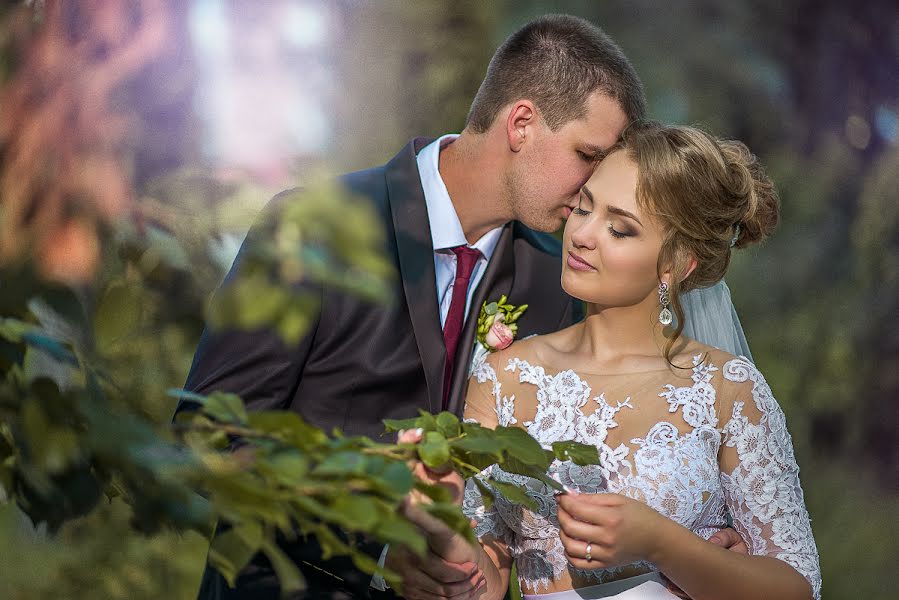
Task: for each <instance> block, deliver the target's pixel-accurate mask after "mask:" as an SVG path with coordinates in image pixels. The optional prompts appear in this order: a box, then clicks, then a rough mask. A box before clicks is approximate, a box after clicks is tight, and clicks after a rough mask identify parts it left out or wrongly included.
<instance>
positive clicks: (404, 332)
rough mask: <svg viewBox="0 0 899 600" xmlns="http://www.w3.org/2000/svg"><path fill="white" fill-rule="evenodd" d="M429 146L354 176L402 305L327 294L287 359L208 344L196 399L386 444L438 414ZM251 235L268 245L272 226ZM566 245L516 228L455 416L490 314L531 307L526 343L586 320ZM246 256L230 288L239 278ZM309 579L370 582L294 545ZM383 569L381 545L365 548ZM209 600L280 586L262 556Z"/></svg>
mask: <svg viewBox="0 0 899 600" xmlns="http://www.w3.org/2000/svg"><path fill="white" fill-rule="evenodd" d="M427 142H428V140H425V139H416V140H413V141H412V142H410V143H409V144H408V145H407V146H406V147H405V148H403V149H402V151H401V152H400V153H399V154H397V155H396V157H394V158H393V160H391V161H390V162H389V163H387V164H386V165H384V166H381V167H377V168H374V169H369V170H367V171H361V172H357V173H352V174H349V175H345V176H343V177H342V178H341V179H342V183H343V184H344V185H345V186H346V187H347V188H349V190H351V191H352V192H353V193H354V194H355V195H357V196H361V197H363V198H366V199H367V200H368V201H370V202H371V204H372V206H373V207H374V208H375V209H376V211H377V213H378V214H379V216H380V217H381V219H382V220H383V226H384V227H385V229H386V231H387V248H386V250H387V256H388V257H389V258H390V260H392V261H393V263H394V265H395V267H396V270H397V272H398V273H399V274H400V277H399V279H398V280H397V281H396V288H395V290H394V293H395V301H394V302H393V303H392V304H389V305H386V306H385V305H374V304H371V303H367V302H365V301H362V300H360V299H358V298H355V297H352V296H349V295H346V294H344V293H338V292H336V291H334V290H329V289H323V290H320V293H321V300H322V302H321V307H322V308H321V313H320V315H319V317H318V319H317V320H316V321H315V322H314V323H313V325H312V327H311V329H310V331H309V332H308V334H307V335H306V337H305V338H304V339H303V340H302V341H301V342H300V343H299V344H298V345H296V346H293V347H286V346H285V345H284V344H283V343H282V342H281V341H280V339H279V338H278V337H277V336H276V335H275V334H274V333H272V332H270V331H255V332H236V331H231V332H211V331H209V330H207V331H205V332H204V333H203V336H202V338H201V340H200V344H199V347H198V349H197V353H196V355H195V357H194V361H193V365H192V367H191V370H190V374H189V375H188V379H187V383H186V385H185V387H186V388H187V389H189V390H192V391H196V392H199V393H203V394H206V393H210V392H212V391H215V390H224V391H228V392H234V393H236V394H239V395H240V396H242V397H243V398H244V399H245V401H246V402H247V404H248V406H249V407H250V408H251V409H257V410H258V409H285V410H292V411H296V412H297V413H299V414H300V415H301V416H302V417H303V418H304V419H306V420H307V421H309V422H310V423H313V424H315V425H317V426H319V427H322V428H324V429H325V430H326V431H330V430H331V429H332V428H334V427H339V428H340V429H342V430H343V431H344V432H345V433H346V434H347V435H366V436H370V437H372V438H374V439H377V438H378V437H379V436H380V435H381V434H382V433H383V431H384V426H383V424H382V422H381V421H382V419H387V418H391V419H404V418H408V417H414V416H417V414H418V411H419V409H423V410H427V411H431V412H434V413H436V412H439V411H440V405H441V396H442V390H443V373H444V359H445V355H446V350H445V347H444V342H443V333H442V330H441V326H440V317H439V313H438V306H437V286H436V282H435V274H434V255H433V249H432V243H431V232H430V227H429V224H428V215H427V208H426V205H425V198H424V193H423V191H422V186H421V181H420V179H419V172H418V167H417V164H416V154H417V152H418V151H419V150H420V149H421V148H422V147H424V146H425V145H426V144H427ZM277 204H278V201H277V199H276V200H275V201H273V202H272V203H271V205H270V206H269V207H268V208H267V209H266V211H264V214H263V217H262V219H260V222H259V223H260V224H258V225H257V226H256V227H254V230H253V231H251V233H250V235H249V237H248V240H247V242H245V245H246V244H248V243H251V242H252V239H253V238H254V236H258V235H264V231H265V226H264V223H265V222H266V218H267V217H268V218H269V219H270V218H271V217H272V215H274V214H276V212H274V211H275V207H276V206H277ZM560 254H561V252H560V245H559V243H558V241H557V240H555V239H554V238H553V237H552V236H550V235H547V234H543V233H537V232H535V231H532V230H530V229H528V228H526V227H524V226H523V225H521V224H520V223H517V222H513V223H509V224H507V225H506V226H505V227H504V229H503V232H502V235H501V237H500V239H499V243H498V244H497V246H496V250H495V252H494V254H493V257H492V258H491V259H490V262H489V264H488V266H487V269H486V271H485V273H484V276H483V278H482V280H481V282H480V283H479V285H478V287H477V290H476V291H475V293H474V298H473V300H472V304H471V310H470V314H469V315H468V318H467V320H466V322H465V325H464V329H463V333H462V338H461V341H460V343H459V346H458V356H457V357H456V362H455V364H456V365H459V367H458V368H457V369H456V370H455V373H454V374H453V381H452V387H451V392H450V400H449V410H450V411H452V412H454V413H455V414H457V415H461V413H462V409H463V402H464V398H465V392H466V387H467V377H466V375H467V371H468V363H469V362H470V356H471V352H472V349H473V344H474V340H475V326H476V323H477V317H478V313H479V311H480V307H481V304H482V303H483V302H484V301H485V300H487V301H488V302H490V301H493V300H497V299H499V297H500V296H501V295H503V294H505V295H506V296H508V297H509V301H510V302H511V303H513V304H516V305H518V304H525V303H526V304H528V305H529V306H530V308H528V310H527V312H525V313H524V315H523V316H522V317H521V319H520V320H519V321H518V323H519V329H518V336H519V337H524V336H528V335H531V334H534V333H547V332H551V331H555V330H558V329H560V328H562V327H565V326H567V325H569V324H571V323H573V322H575V321H576V320H578V319H579V318H580V317H581V308H580V304H579V303H577V302H576V301H574V300H572V298H571V297H569V296H568V295H566V294H565V293H564V292H563V291H562V290H561V288H560V285H559V278H560V273H561V258H560ZM240 262H241V261H240V256H238V259H237V260H236V261H235V265H234V266H233V267H232V270H231V273H230V274H229V276H228V278H227V279H226V281H225V283H224V284H223V285H228V284H229V282H230V281H231V280H232V279H233V277H234V274H235V273H236V272H237V271H238V270H239V268H240ZM284 548H285V550H286V551H287V553H288V554H289V555H290V556H291V557H292V558H293V559H294V560H295V561H296V562H297V564H298V565H299V566H300V567H301V569H302V570H303V573H304V575H305V576H306V578H307V583H308V589H307V590H306V591H305V592H303V593H302V594H300V595H297V596H296V597H297V598H337V597H348V596H353V597H366V596H367V595H368V594H369V588H368V585H369V581H370V579H371V577H370V576H369V575H365V574H363V573H361V572H359V571H357V570H356V569H354V568H353V567H352V564H351V563H350V561H349V560H347V559H337V560H330V561H327V562H325V561H323V560H322V559H321V558H320V556H319V551H318V547H317V545H316V544H315V542H314V540H302V541H300V542H299V543H292V544H288V543H285V544H284ZM362 549H363V550H364V551H366V552H368V553H369V554H371V555H372V556H373V557H374V558H375V559H377V557H378V555H379V553H380V551H381V545H380V544H371V545H369V546H364V547H363V548H362ZM200 598H204V599H205V598H209V599H212V598H228V599H236V598H241V599H247V600H249V599H251V598H252V600H263V599H269V598H271V599H272V600H275V599H276V598H278V585H277V578H276V577H275V575H274V573H273V572H272V570H271V568H270V565H269V564H268V563H267V561H266V560H265V558H264V557H262V556H258V557H256V559H254V561H253V562H252V563H251V565H250V566H249V567H247V569H246V570H245V571H244V572H243V573H242V575H241V577H240V578H239V580H238V587H237V589H235V590H229V589H228V588H227V586H226V585H225V584H224V580H223V579H221V577H220V576H219V575H218V574H217V573H216V572H215V571H214V570H212V569H210V568H207V572H206V573H205V574H204V580H203V587H202V589H201V593H200Z"/></svg>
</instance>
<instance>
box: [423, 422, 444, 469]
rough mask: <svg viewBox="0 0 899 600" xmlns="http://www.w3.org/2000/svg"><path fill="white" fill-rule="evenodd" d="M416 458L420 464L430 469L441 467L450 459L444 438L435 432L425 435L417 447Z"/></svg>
mask: <svg viewBox="0 0 899 600" xmlns="http://www.w3.org/2000/svg"><path fill="white" fill-rule="evenodd" d="M418 456H419V458H421V462H423V463H424V464H425V465H426V466H428V467H430V468H432V469H436V468H438V467H442V466H443V465H445V464H446V463H447V462H449V459H450V448H449V444H448V443H447V441H446V438H445V437H443V435H442V434H440V433H438V432H436V431H429V432H428V433H426V434H425V438H424V441H422V442H421V443H420V444H419V445H418Z"/></svg>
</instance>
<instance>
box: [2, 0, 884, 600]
mask: <svg viewBox="0 0 899 600" xmlns="http://www.w3.org/2000/svg"><path fill="white" fill-rule="evenodd" d="M168 7H169V9H168V10H169V12H170V13H171V16H172V17H173V21H174V23H175V27H174V30H175V31H176V32H177V37H176V38H173V40H172V43H171V44H170V45H169V47H168V49H167V52H166V53H165V54H164V55H163V56H161V57H160V58H159V59H158V60H157V61H156V63H155V64H154V65H153V68H151V69H149V70H147V71H146V72H145V73H143V75H142V79H141V80H140V81H138V82H137V83H136V84H135V86H134V89H133V90H132V98H133V101H134V102H135V106H136V109H137V110H138V111H139V112H140V114H141V118H142V119H143V122H144V123H145V127H144V128H143V129H142V130H141V134H140V138H139V144H138V153H137V156H136V160H135V164H134V176H135V184H136V186H137V187H138V189H139V190H144V189H146V188H147V187H148V186H149V182H152V181H157V180H158V178H159V177H161V176H165V175H166V174H167V173H171V172H173V171H176V170H178V169H181V168H184V167H194V166H202V167H203V168H206V169H211V170H212V171H214V172H216V173H218V174H219V175H220V176H222V177H225V178H227V177H230V176H232V175H233V173H235V172H236V173H240V174H241V175H240V176H241V177H244V178H247V179H249V180H250V181H252V182H254V186H255V187H253V188H252V191H250V192H245V193H244V195H243V196H240V198H241V201H242V202H243V203H244V205H245V206H246V207H250V208H254V209H255V208H258V207H260V206H261V205H262V203H264V201H265V200H266V197H267V193H268V192H270V191H277V189H278V188H281V187H288V186H290V185H292V184H293V183H294V181H295V180H296V178H297V177H299V178H302V177H303V176H304V174H306V173H308V172H310V170H311V169H312V168H313V167H317V166H320V165H322V164H325V165H327V166H328V168H329V169H332V170H335V171H346V170H350V169H357V168H364V167H368V166H373V165H377V164H382V163H383V162H385V161H386V160H388V159H389V158H390V157H391V156H393V154H395V152H396V151H397V150H398V149H399V148H400V147H402V145H403V144H404V143H405V142H406V141H407V140H408V139H409V138H411V137H414V136H437V135H440V134H442V133H445V132H455V131H459V130H460V129H461V128H462V126H463V124H464V119H465V115H466V113H467V110H468V106H469V102H470V100H471V98H472V97H473V96H474V94H475V92H476V90H477V88H478V85H479V83H480V81H481V78H482V77H483V74H484V71H485V69H486V66H487V62H488V60H489V58H490V56H491V54H492V53H493V50H494V49H495V48H496V46H497V45H499V44H500V43H501V42H502V40H503V39H504V38H505V37H506V36H507V35H508V34H509V33H511V32H512V31H513V30H515V29H516V28H517V27H519V26H520V25H522V24H523V23H524V22H526V21H527V20H528V19H530V18H532V17H535V16H537V15H540V14H544V13H549V12H565V13H571V14H575V15H579V16H583V17H586V18H588V19H590V20H592V21H593V22H594V23H596V24H598V25H600V26H601V27H603V28H604V29H605V30H606V31H607V33H609V34H610V35H611V36H612V37H613V38H614V39H615V40H616V41H617V42H618V43H619V44H620V45H621V47H622V48H623V49H624V51H625V53H626V54H627V55H628V56H629V57H630V58H631V60H632V61H633V63H634V64H635V66H636V68H637V71H638V72H639V73H640V75H641V77H642V79H643V82H644V84H645V87H646V93H647V96H648V99H649V112H650V116H651V117H653V118H656V119H660V120H663V121H670V122H676V123H686V124H696V125H699V126H701V127H703V128H706V129H708V130H710V131H712V132H714V133H716V134H718V135H722V136H727V137H734V138H738V139H741V140H743V141H744V142H746V143H747V144H748V145H749V147H750V148H751V149H752V150H753V151H754V152H755V153H756V154H758V155H759V156H760V157H761V158H762V161H763V163H764V164H765V165H766V166H767V168H768V170H769V172H770V174H771V175H772V177H773V179H774V180H775V182H776V183H777V185H778V188H779V190H780V194H781V199H782V224H781V226H780V228H779V230H778V231H777V233H776V234H775V236H774V237H773V238H772V239H771V240H770V241H769V242H768V243H767V244H765V245H764V246H763V247H761V248H758V249H755V250H751V251H744V252H742V253H740V254H738V256H737V257H736V258H735V260H734V263H733V265H732V267H731V269H730V272H729V273H728V276H727V282H728V284H729V285H730V287H731V289H732V292H733V297H734V302H735V304H736V306H737V310H738V312H739V314H740V317H741V319H742V322H743V326H744V328H745V330H746V333H747V337H748V339H749V342H750V346H751V348H752V352H753V354H754V357H755V359H756V362H757V363H758V365H759V367H760V368H761V370H762V372H763V373H764V374H765V375H766V377H767V378H768V381H769V383H770V384H771V387H772V389H773V390H774V393H775V396H776V397H777V398H778V400H779V401H780V403H781V405H782V406H783V408H784V410H785V412H786V414H787V418H788V423H789V426H790V430H791V432H792V434H793V440H794V444H795V448H796V454H797V458H798V461H799V463H800V466H801V468H802V473H801V478H802V483H803V486H804V489H805V494H806V502H807V505H808V509H809V512H810V513H811V517H812V525H813V529H814V533H815V538H816V541H817V544H818V548H819V552H820V555H821V567H822V571H823V579H824V586H823V594H824V598H826V599H828V600H837V599H853V598H868V599H887V598H894V597H896V593H895V591H892V592H891V591H890V590H892V589H893V587H894V584H893V582H892V581H891V580H892V579H893V578H894V577H895V573H896V565H897V564H899V525H897V524H899V519H897V518H896V515H897V514H899V485H897V483H899V481H897V472H899V444H897V436H896V430H897V427H899V402H897V400H899V326H897V322H899V198H897V192H896V190H897V189H899V6H897V5H896V3H895V2H893V1H889V0H868V1H866V2H854V3H847V2H844V1H838V0H817V1H810V0H780V1H775V0H756V1H753V2H748V1H742V2H736V1H733V2H714V1H710V0H681V1H678V2H658V1H650V0H629V1H624V0H603V1H586V0H585V1H557V2H536V1H528V0H520V1H515V2H513V1H493V2H483V1H471V0H466V1H453V2H449V1H447V2H438V1H436V0H429V1H422V2H412V1H406V2H400V1H397V0H382V1H365V0H308V1H302V2H301V1H299V0H297V1H290V0H271V1H252V0H244V1H238V0H231V1H227V2H226V1H224V0H192V1H191V2H181V1H178V0H171V1H169V2H168ZM285 7H286V8H285ZM285 15H286V17H285ZM195 191H196V190H195ZM233 250H234V248H232V251H233ZM195 333H198V332H195ZM186 347H187V348H190V347H192V344H191V342H190V340H188V342H186ZM177 359H178V364H179V365H180V369H181V371H180V372H179V373H177V376H178V377H182V376H183V374H186V372H187V368H188V367H189V360H190V354H189V352H186V353H182V354H180V355H179V356H178V357H177ZM180 384H181V380H178V381H159V382H155V385H157V386H159V387H160V388H162V389H164V388H165V387H170V386H173V385H174V386H177V385H180ZM160 397H162V396H161V395H160ZM161 402H163V401H162V400H161ZM172 410H173V406H172V405H170V404H162V405H160V406H158V407H155V408H154V411H158V412H157V414H159V415H160V416H163V415H166V414H170V412H171V411H172ZM4 518H6V517H4ZM10 518H11V517H10ZM102 518H104V519H109V521H108V522H109V523H110V524H111V526H110V527H109V528H108V530H107V532H108V535H121V532H123V531H126V530H127V528H126V527H125V526H124V522H123V521H122V517H121V516H120V515H119V513H118V512H117V511H116V509H115V507H114V506H112V507H110V508H109V509H108V510H106V511H104V514H103V515H102ZM116 524H119V525H121V526H122V527H121V528H119V527H116ZM7 525H8V524H7ZM127 547H128V549H129V552H128V553H126V554H121V553H119V554H116V555H114V556H112V555H109V554H108V553H105V554H104V551H103V548H104V544H103V540H102V539H97V540H96V541H95V543H94V545H93V546H91V552H92V553H91V554H88V555H84V554H83V553H82V555H81V558H82V561H81V563H82V565H86V564H90V565H93V567H92V569H91V573H92V574H88V573H78V572H77V570H73V569H72V568H71V565H70V566H69V567H64V568H63V567H59V568H57V566H58V565H63V564H69V563H67V562H66V561H64V560H63V559H59V561H56V559H55V558H54V557H53V556H52V555H49V554H46V553H43V552H42V551H41V550H40V546H39V545H37V546H35V545H25V546H23V548H25V549H26V551H23V553H20V554H19V556H17V557H16V560H13V558H12V557H11V555H12V552H11V551H12V549H11V548H4V549H0V554H3V555H5V556H6V558H5V559H4V558H0V583H2V578H3V572H4V569H9V568H13V567H12V565H15V568H18V569H21V568H23V567H22V565H31V566H30V567H29V568H31V569H32V570H33V577H36V578H40V577H44V578H47V579H48V581H49V580H54V579H55V580H56V581H58V582H59V585H58V586H56V589H57V590H60V589H63V590H64V589H70V590H79V589H80V590H82V591H80V592H78V593H75V592H74V591H73V592H72V597H90V596H86V595H85V593H86V592H84V590H86V589H87V588H86V587H85V586H87V587H90V586H96V585H97V583H96V581H97V580H98V579H102V580H103V581H104V582H105V583H103V586H104V587H101V588H96V589H97V590H98V591H97V594H96V596H95V597H98V598H107V597H108V598H118V597H128V598H138V597H141V598H143V597H146V598H154V597H163V596H164V597H171V598H192V597H194V594H195V590H196V586H197V585H198V581H199V573H200V569H201V568H202V563H203V561H204V559H205V549H204V545H203V541H202V540H201V539H199V537H198V536H186V537H184V538H179V537H178V536H175V535H173V534H164V535H159V536H156V537H154V538H153V539H152V540H151V541H146V540H144V539H143V538H138V537H136V536H135V539H134V541H133V543H132V542H131V541H129V542H128V545H127ZM35 548H37V549H36V550H35ZM32 551H33V552H34V554H28V552H32ZM54 561H56V562H54ZM54 569H55V570H54ZM104 572H107V573H109V576H102V573H104ZM0 590H2V586H0ZM83 592H84V593H83ZM55 597H61V598H62V597H67V596H66V592H63V593H62V595H57V596H55Z"/></svg>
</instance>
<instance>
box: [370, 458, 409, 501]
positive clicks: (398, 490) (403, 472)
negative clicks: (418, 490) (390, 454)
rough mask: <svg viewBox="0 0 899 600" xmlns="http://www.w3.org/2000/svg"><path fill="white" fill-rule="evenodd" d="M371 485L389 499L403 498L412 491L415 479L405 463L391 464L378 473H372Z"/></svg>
mask: <svg viewBox="0 0 899 600" xmlns="http://www.w3.org/2000/svg"><path fill="white" fill-rule="evenodd" d="M369 472H370V471H369ZM371 483H372V484H373V485H374V486H375V487H376V488H377V489H378V490H380V492H381V493H382V494H385V495H387V496H388V497H391V498H402V497H403V496H405V495H406V494H407V493H409V490H411V489H412V486H413V484H414V483H415V478H414V477H413V475H412V472H411V471H410V470H409V467H407V466H406V465H405V463H401V462H389V463H387V465H386V466H384V467H383V468H381V469H380V470H379V471H378V472H377V473H372V479H371Z"/></svg>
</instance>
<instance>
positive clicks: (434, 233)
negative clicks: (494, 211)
mask: <svg viewBox="0 0 899 600" xmlns="http://www.w3.org/2000/svg"><path fill="white" fill-rule="evenodd" d="M457 137H459V135H458V134H454V133H451V134H448V135H444V136H441V137H439V138H438V139H436V140H434V141H433V142H431V143H430V144H428V145H427V146H425V147H424V148H422V149H421V151H420V152H419V153H418V157H417V162H418V172H419V175H420V176H421V187H422V189H423V190H424V194H425V204H427V207H428V223H429V224H430V226H431V241H432V243H433V249H434V273H435V275H436V279H437V303H438V305H439V306H440V325H441V327H442V326H443V323H444V322H445V321H446V315H447V313H448V312H449V307H450V303H451V302H452V299H453V284H454V283H455V281H456V255H455V254H454V253H453V252H452V250H451V248H455V247H456V246H469V247H470V248H474V249H476V250H480V252H481V254H482V255H483V256H482V257H481V258H479V259H478V262H477V264H475V268H474V271H473V272H472V274H471V280H470V281H469V284H468V294H467V296H466V303H465V315H466V317H467V316H468V311H469V310H470V308H471V298H472V296H473V295H474V290H475V289H476V288H477V287H478V283H479V282H480V281H481V278H482V277H483V276H484V271H486V270H487V263H488V262H489V261H490V257H491V256H493V251H494V250H495V249H496V244H497V242H499V236H500V234H501V233H502V227H497V228H496V229H491V230H490V231H488V232H487V233H485V234H484V235H483V236H482V237H481V239H479V240H477V241H476V242H475V243H473V244H469V243H468V240H466V239H465V232H463V231H462V224H461V223H460V222H459V216H458V215H457V214H456V208H455V207H454V206H453V201H452V200H451V199H450V196H449V192H447V191H446V185H445V184H444V183H443V178H442V177H441V176H440V171H439V169H438V165H439V162H438V161H439V159H440V151H441V150H442V149H443V148H445V147H446V146H447V145H449V144H450V143H452V141H453V140H455V139H456V138H457Z"/></svg>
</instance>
